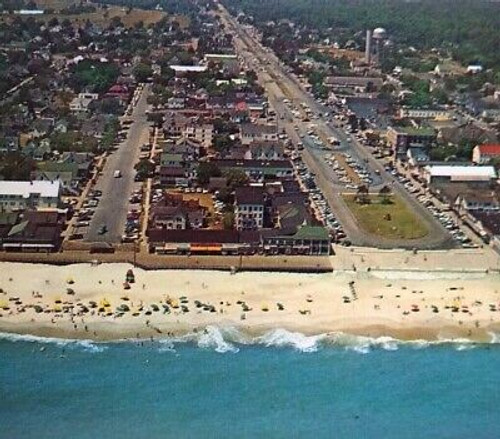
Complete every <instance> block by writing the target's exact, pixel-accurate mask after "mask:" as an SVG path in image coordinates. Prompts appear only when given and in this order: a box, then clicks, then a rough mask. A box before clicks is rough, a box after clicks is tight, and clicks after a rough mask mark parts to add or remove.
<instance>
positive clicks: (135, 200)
mask: <svg viewBox="0 0 500 439" xmlns="http://www.w3.org/2000/svg"><path fill="white" fill-rule="evenodd" d="M142 199H143V193H142V188H141V189H135V190H134V191H133V192H132V194H131V195H130V198H129V200H128V201H129V203H130V205H129V210H128V212H127V219H126V220H125V229H124V232H123V235H122V242H134V241H135V240H137V239H138V238H139V228H140V224H141V222H140V219H141V212H142Z"/></svg>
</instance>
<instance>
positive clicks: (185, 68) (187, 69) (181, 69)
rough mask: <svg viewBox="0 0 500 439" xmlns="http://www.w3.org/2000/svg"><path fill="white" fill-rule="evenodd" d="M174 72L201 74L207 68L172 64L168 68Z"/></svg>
mask: <svg viewBox="0 0 500 439" xmlns="http://www.w3.org/2000/svg"><path fill="white" fill-rule="evenodd" d="M169 67H170V68H171V69H172V70H174V71H175V72H195V73H202V72H205V71H206V70H207V66H181V65H178V64H173V65H171V66H169Z"/></svg>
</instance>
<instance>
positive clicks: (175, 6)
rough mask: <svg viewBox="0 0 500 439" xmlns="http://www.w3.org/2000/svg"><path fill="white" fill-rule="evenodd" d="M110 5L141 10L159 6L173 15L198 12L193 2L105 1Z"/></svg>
mask: <svg viewBox="0 0 500 439" xmlns="http://www.w3.org/2000/svg"><path fill="white" fill-rule="evenodd" d="M103 3H105V4H108V5H117V6H126V7H131V8H139V9H154V8H156V7H157V6H159V7H161V8H162V10H163V11H165V12H167V13H168V14H172V15H188V16H190V15H192V13H194V12H195V11H197V10H198V7H197V5H196V2H195V1H193V0H104V1H103Z"/></svg>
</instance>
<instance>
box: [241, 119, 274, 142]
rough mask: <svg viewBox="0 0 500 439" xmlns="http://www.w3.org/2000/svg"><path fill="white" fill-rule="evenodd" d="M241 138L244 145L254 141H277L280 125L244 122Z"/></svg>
mask: <svg viewBox="0 0 500 439" xmlns="http://www.w3.org/2000/svg"><path fill="white" fill-rule="evenodd" d="M240 139H241V143H242V144H243V145H250V144H251V143H252V142H277V141H278V127H277V126H276V125H267V124H266V125H264V124H252V123H244V124H241V125H240Z"/></svg>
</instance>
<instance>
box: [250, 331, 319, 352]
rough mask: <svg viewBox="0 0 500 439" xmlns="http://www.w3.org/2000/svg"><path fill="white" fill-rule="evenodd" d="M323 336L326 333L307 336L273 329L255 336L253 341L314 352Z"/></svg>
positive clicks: (269, 345)
mask: <svg viewBox="0 0 500 439" xmlns="http://www.w3.org/2000/svg"><path fill="white" fill-rule="evenodd" d="M325 337H326V334H320V335H311V336H307V335H305V334H302V333H301V332H290V331H288V330H286V329H274V330H272V331H269V332H266V333H265V334H264V335H262V336H260V337H256V338H255V341H256V343H258V344H262V345H265V346H267V347H271V346H274V347H280V348H281V347H292V348H294V349H295V350H298V351H301V352H316V351H317V350H318V348H319V346H320V343H321V341H322V340H323V339H324V338H325Z"/></svg>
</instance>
